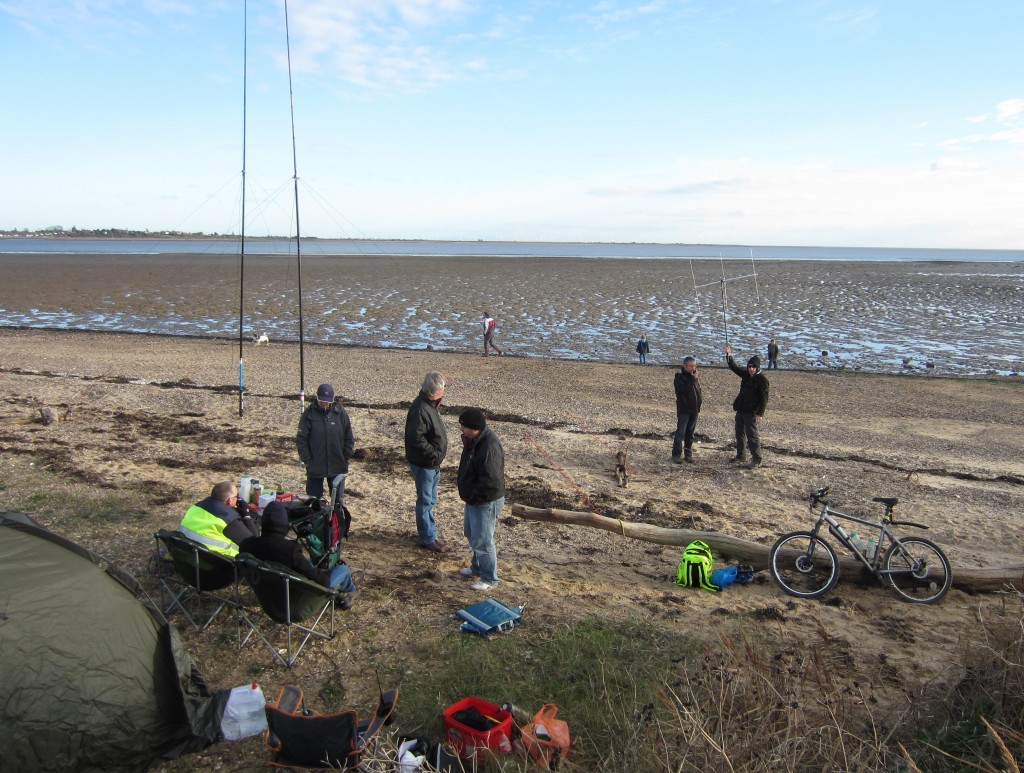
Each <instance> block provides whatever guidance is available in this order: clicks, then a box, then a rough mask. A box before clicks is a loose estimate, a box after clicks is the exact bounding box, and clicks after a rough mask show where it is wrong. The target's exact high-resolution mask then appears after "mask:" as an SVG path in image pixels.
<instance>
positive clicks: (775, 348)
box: [767, 338, 779, 370]
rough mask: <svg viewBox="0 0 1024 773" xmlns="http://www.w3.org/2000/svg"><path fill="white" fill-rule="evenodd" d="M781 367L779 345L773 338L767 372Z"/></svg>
mask: <svg viewBox="0 0 1024 773" xmlns="http://www.w3.org/2000/svg"><path fill="white" fill-rule="evenodd" d="M778 367H779V345H778V344H777V343H775V339H774V338H773V339H772V340H771V341H769V342H768V367H767V370H774V369H776V368H778Z"/></svg>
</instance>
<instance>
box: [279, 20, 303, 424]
mask: <svg viewBox="0 0 1024 773" xmlns="http://www.w3.org/2000/svg"><path fill="white" fill-rule="evenodd" d="M284 35H285V45H286V47H287V51H288V99H289V101H290V103H291V116H292V180H293V182H294V184H295V259H296V262H297V266H298V284H299V410H300V411H301V410H304V409H305V407H306V360H305V337H304V330H303V327H304V326H303V324H302V236H301V234H302V229H301V228H300V227H299V162H298V155H297V153H296V150H295V91H294V89H293V88H292V43H291V32H290V30H289V28H288V0H284Z"/></svg>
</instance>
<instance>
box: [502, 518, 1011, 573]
mask: <svg viewBox="0 0 1024 773" xmlns="http://www.w3.org/2000/svg"><path fill="white" fill-rule="evenodd" d="M512 514H513V515H516V516H519V517H520V518H523V519H525V520H528V521H542V522H544V523H560V524H564V525H567V526H589V527H590V528H593V529H602V530H604V531H610V532H612V533H613V534H618V535H619V536H621V537H629V538H631V539H638V540H643V541H644V542H656V543H658V544H660V545H677V546H679V547H685V546H686V545H688V544H689V543H691V542H693V540H695V539H700V540H704V541H705V542H706V543H708V544H709V545H710V546H711V549H712V550H714V551H715V552H716V553H718V554H719V555H721V556H723V557H724V558H735V559H738V560H739V561H740V563H744V564H750V565H751V566H753V567H754V568H755V569H767V568H768V554H769V552H770V551H771V546H769V545H762V544H760V543H758V542H750V541H749V540H745V539H740V538H739V537H731V536H729V535H728V534H722V533H720V532H717V531H695V530H693V529H665V528H663V527H661V526H651V525H650V524H647V523H631V522H629V521H620V520H619V519H617V518H608V517H606V516H603V515H597V514H595V513H579V512H574V511H572V510H556V509H553V508H540V507H528V506H526V505H512ZM839 569H840V571H841V572H842V573H843V575H842V579H844V580H853V581H856V582H863V583H874V582H876V580H875V578H874V576H873V575H871V574H870V573H869V572H867V571H866V570H865V569H864V567H863V566H862V565H861V564H860V562H859V561H858V560H857V559H856V558H854V557H853V556H850V555H844V554H840V556H839ZM953 587H954V588H959V589H960V590H965V591H969V592H974V593H980V592H989V591H998V590H1007V589H1011V588H1012V589H1014V590H1018V591H1020V590H1024V564H1013V565H1011V566H1001V567H968V566H953Z"/></svg>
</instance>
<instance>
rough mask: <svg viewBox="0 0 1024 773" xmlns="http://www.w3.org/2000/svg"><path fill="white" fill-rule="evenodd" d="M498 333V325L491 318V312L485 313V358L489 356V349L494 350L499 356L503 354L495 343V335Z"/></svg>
mask: <svg viewBox="0 0 1024 773" xmlns="http://www.w3.org/2000/svg"><path fill="white" fill-rule="evenodd" d="M497 332H498V323H497V322H496V321H495V320H494V317H492V316H491V312H489V311H485V312H484V357H486V356H487V347H488V346H489V347H490V348H491V349H494V351H496V352H497V353H498V354H502V351H501V349H499V348H498V345H497V344H496V343H494V334H495V333H497Z"/></svg>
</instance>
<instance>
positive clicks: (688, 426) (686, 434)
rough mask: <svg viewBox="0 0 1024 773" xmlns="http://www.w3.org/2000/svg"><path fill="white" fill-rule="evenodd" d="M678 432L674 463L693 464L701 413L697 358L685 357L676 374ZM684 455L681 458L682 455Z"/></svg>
mask: <svg viewBox="0 0 1024 773" xmlns="http://www.w3.org/2000/svg"><path fill="white" fill-rule="evenodd" d="M675 389H676V432H675V434H674V435H673V436H672V461H673V462H675V463H676V464H681V463H682V462H683V461H684V460H685V461H687V462H689V463H690V464H693V431H694V430H695V429H696V428H697V414H699V413H700V404H701V395H700V378H699V377H698V375H697V360H696V358H695V357H685V358H684V359H683V367H681V368H680V369H679V372H678V373H676V378H675ZM681 453H682V454H684V456H683V457H682V458H680V454H681Z"/></svg>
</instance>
